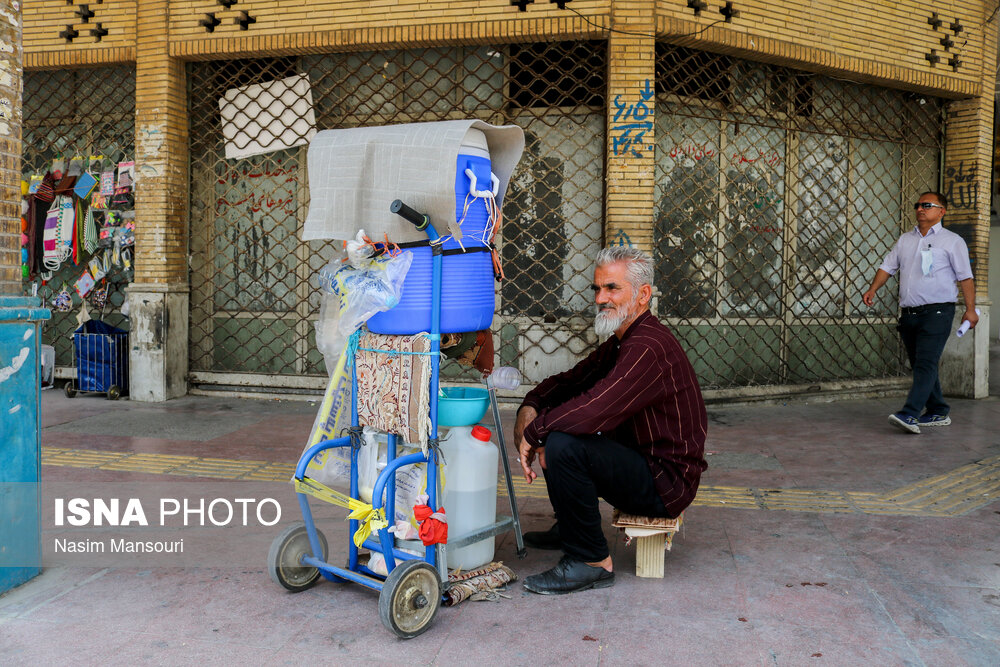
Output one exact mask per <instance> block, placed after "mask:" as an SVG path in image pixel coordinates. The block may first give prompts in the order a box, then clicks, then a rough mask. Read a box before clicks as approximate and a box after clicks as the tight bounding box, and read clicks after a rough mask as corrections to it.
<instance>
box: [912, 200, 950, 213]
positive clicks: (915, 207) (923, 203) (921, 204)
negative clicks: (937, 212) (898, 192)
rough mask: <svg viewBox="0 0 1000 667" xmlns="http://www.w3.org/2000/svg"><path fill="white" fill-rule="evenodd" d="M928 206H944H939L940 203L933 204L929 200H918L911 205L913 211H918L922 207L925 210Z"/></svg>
mask: <svg viewBox="0 0 1000 667" xmlns="http://www.w3.org/2000/svg"><path fill="white" fill-rule="evenodd" d="M929 208H944V206H941V204H933V203H931V202H929V201H918V202H917V203H916V204H914V205H913V210H915V211H919V210H920V209H924V210H925V211H926V210H927V209H929Z"/></svg>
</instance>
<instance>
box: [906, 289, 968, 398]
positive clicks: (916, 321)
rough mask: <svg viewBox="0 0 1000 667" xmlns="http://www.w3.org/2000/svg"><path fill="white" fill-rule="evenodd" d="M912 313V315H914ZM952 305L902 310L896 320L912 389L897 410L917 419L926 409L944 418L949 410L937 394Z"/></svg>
mask: <svg viewBox="0 0 1000 667" xmlns="http://www.w3.org/2000/svg"><path fill="white" fill-rule="evenodd" d="M915 311H916V312H915ZM954 318H955V304H936V305H933V306H926V307H924V308H922V309H920V308H918V309H909V308H904V309H903V314H902V315H901V316H900V318H899V326H898V327H896V328H897V329H898V330H899V337H900V338H902V339H903V345H904V347H906V355H907V356H908V357H909V358H910V366H911V367H912V368H913V386H911V387H910V393H909V395H908V396H907V397H906V405H904V406H903V409H902V410H901V411H900V412H902V413H903V414H905V415H909V416H911V417H919V416H920V415H921V414H922V413H923V412H924V409H925V408H926V410H927V414H929V415H947V414H948V410H949V409H950V408H949V406H948V404H947V403H945V401H944V396H943V395H942V394H941V383H940V382H939V381H938V362H939V361H940V360H941V352H943V351H944V344H945V343H947V342H948V336H949V335H950V334H951V324H952V321H953V320H954Z"/></svg>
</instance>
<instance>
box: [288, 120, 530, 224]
mask: <svg viewBox="0 0 1000 667" xmlns="http://www.w3.org/2000/svg"><path fill="white" fill-rule="evenodd" d="M470 128H474V129H478V130H482V131H483V133H485V135H486V141H487V144H488V145H489V151H490V160H491V162H492V168H493V173H494V174H495V175H496V177H497V179H498V180H499V191H498V193H497V196H496V199H497V205H498V206H500V205H501V204H502V199H503V196H504V193H505V192H506V190H507V183H508V182H509V180H510V175H511V172H512V171H513V170H514V167H515V166H517V163H518V160H520V158H521V153H522V152H523V150H524V132H523V131H522V130H521V128H519V127H517V126H516V125H504V126H496V125H490V124H488V123H484V122H483V121H480V120H448V121H441V122H435V123H406V124H401V125H387V126H381V127H358V128H349V129H343V130H324V131H322V132H319V133H317V134H316V136H315V137H314V138H313V140H312V142H311V143H310V144H309V152H308V168H309V214H308V215H307V216H306V221H305V225H304V228H303V231H302V240H304V241H315V240H326V239H352V238H354V236H355V234H357V231H358V230H359V229H364V230H365V232H366V233H367V234H368V236H369V237H370V238H372V239H375V240H381V239H382V238H383V236H384V235H388V237H389V240H391V241H393V242H396V243H403V242H408V241H422V240H424V239H426V238H427V236H426V235H425V234H424V232H418V231H417V230H415V229H414V228H413V226H412V225H411V224H410V223H408V222H406V221H405V220H403V219H402V218H401V217H399V216H398V215H395V214H393V213H390V212H389V205H390V204H391V203H392V201H393V200H394V199H401V200H402V201H403V202H404V203H406V204H408V205H409V206H411V207H412V208H414V209H416V210H417V211H420V212H421V213H426V214H427V215H428V216H430V219H431V222H432V223H433V225H434V228H435V229H436V230H437V232H438V234H440V235H441V236H446V235H448V234H451V235H453V236H455V237H456V238H460V237H461V230H459V229H458V225H457V222H456V215H455V214H456V211H455V171H456V164H457V158H458V154H459V152H460V151H459V148H460V146H461V145H462V140H463V139H464V138H465V135H466V133H467V132H468V130H469V129H470ZM480 187H482V186H480Z"/></svg>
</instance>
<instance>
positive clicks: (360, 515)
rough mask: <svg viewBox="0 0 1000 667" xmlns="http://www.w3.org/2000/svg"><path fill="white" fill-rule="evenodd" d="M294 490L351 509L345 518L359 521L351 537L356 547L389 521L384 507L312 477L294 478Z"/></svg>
mask: <svg viewBox="0 0 1000 667" xmlns="http://www.w3.org/2000/svg"><path fill="white" fill-rule="evenodd" d="M295 490H296V491H298V492H299V493H308V494H309V495H310V496H313V497H315V498H318V499H320V500H323V501H325V502H328V503H331V504H333V505H337V506H339V507H343V508H345V509H349V510H351V513H350V514H348V515H347V518H348V519H357V520H358V521H360V522H361V525H360V526H358V529H357V531H355V533H354V538H353V539H354V544H355V546H357V547H361V546H362V545H364V543H365V540H367V539H368V536H369V535H371V534H372V532H375V531H379V530H381V529H383V528H385V527H386V526H388V525H389V522H388V521H386V520H385V510H384V509H378V510H376V509H375V508H374V507H372V506H371V505H369V504H368V503H366V502H364V501H361V500H358V499H356V498H351V497H350V496H348V495H346V494H344V493H341V492H340V491H335V490H334V489H331V488H330V487H329V486H326V485H325V484H321V483H319V482H317V481H316V480H314V479H310V478H309V477H306V478H304V479H296V480H295Z"/></svg>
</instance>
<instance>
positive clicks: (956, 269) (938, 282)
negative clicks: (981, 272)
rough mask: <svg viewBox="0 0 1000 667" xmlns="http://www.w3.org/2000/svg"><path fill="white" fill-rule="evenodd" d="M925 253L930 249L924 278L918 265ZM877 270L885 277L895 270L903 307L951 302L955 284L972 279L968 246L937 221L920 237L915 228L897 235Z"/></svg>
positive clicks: (953, 299)
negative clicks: (929, 263)
mask: <svg viewBox="0 0 1000 667" xmlns="http://www.w3.org/2000/svg"><path fill="white" fill-rule="evenodd" d="M926 250H930V257H931V266H930V270H929V273H928V274H927V275H925V274H924V269H923V266H922V263H921V260H922V258H923V253H924V251H926ZM879 268H880V269H882V270H883V271H885V272H886V273H888V274H889V275H894V274H895V273H896V271H899V305H900V306H902V307H903V308H910V307H913V306H923V305H926V304H928V303H954V302H955V301H956V300H957V299H958V287H957V286H956V285H955V283H956V282H957V281H961V280H966V279H968V278H971V277H972V265H971V264H970V263H969V248H968V246H966V245H965V241H964V240H963V239H962V237H961V236H959V235H958V234H956V233H955V232H952V231H949V230H947V229H945V228H944V227H943V226H942V225H941V223H940V222H939V223H937V224H936V225H934V226H933V227H931V228H930V231H928V232H927V236H921V235H920V229H919V228H917V227H914V228H913V229H912V230H911V231H908V232H906V233H905V234H903V235H902V236H900V237H899V241H897V242H896V245H895V246H894V247H893V249H892V250H891V251H890V252H889V254H888V255H886V257H885V260H883V262H882V266H880V267H879Z"/></svg>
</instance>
